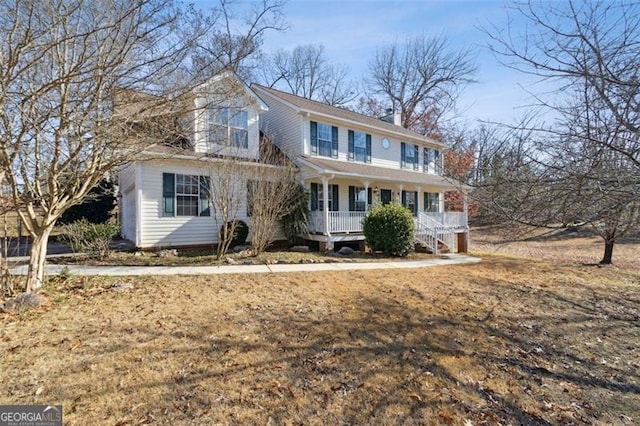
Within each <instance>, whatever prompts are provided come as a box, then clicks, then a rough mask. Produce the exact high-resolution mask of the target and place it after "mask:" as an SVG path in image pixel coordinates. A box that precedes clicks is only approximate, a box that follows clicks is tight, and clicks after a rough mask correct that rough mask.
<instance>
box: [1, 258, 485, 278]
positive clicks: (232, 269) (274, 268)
mask: <svg viewBox="0 0 640 426" xmlns="http://www.w3.org/2000/svg"><path fill="white" fill-rule="evenodd" d="M478 262H480V258H477V257H473V256H468V255H464V254H448V255H443V256H442V257H439V258H434V259H429V260H414V261H410V260H407V261H403V260H398V261H397V262H359V263H358V262H354V263H338V262H336V263H296V264H273V265H221V266H82V265H47V272H46V274H47V275H58V274H59V273H60V272H61V271H62V270H65V273H70V274H72V275H108V276H132V275H214V274H260V273H270V272H271V273H273V272H317V271H355V270H365V269H405V268H423V267H427V266H440V265H460V264H466V263H478ZM10 272H11V274H13V275H26V274H27V265H22V266H18V267H15V268H12V269H11V270H10Z"/></svg>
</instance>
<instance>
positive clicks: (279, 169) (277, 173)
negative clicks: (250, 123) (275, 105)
mask: <svg viewBox="0 0 640 426" xmlns="http://www.w3.org/2000/svg"><path fill="white" fill-rule="evenodd" d="M260 163H261V164H260V166H259V167H254V168H252V172H251V173H250V176H249V180H248V181H247V191H248V195H249V196H248V197H247V203H248V206H247V208H248V210H249V212H250V213H251V250H252V254H253V256H257V255H259V254H260V253H262V252H264V250H265V249H266V248H267V247H268V246H269V245H270V244H271V243H272V242H273V241H275V240H276V239H277V237H278V235H279V220H280V218H281V217H282V216H285V215H287V214H288V213H289V212H290V211H291V210H292V209H293V208H294V207H295V206H294V204H293V201H294V200H293V197H295V196H296V195H297V187H298V182H297V180H296V168H295V166H294V165H293V164H292V163H291V161H290V160H289V159H287V158H286V157H285V156H284V154H282V152H281V151H280V150H279V149H278V148H277V147H276V146H275V145H273V144H272V143H271V142H270V141H269V140H268V139H267V138H263V140H262V144H261V149H260Z"/></svg>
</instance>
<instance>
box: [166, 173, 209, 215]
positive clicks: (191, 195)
mask: <svg viewBox="0 0 640 426" xmlns="http://www.w3.org/2000/svg"><path fill="white" fill-rule="evenodd" d="M209 187H210V186H209V178H208V177H207V176H197V175H181V174H175V173H163V174H162V215H163V216H209V215H210V208H209Z"/></svg>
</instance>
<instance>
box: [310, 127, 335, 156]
mask: <svg viewBox="0 0 640 426" xmlns="http://www.w3.org/2000/svg"><path fill="white" fill-rule="evenodd" d="M310 124H311V153H312V154H314V155H320V156H322V157H333V158H338V127H336V126H330V125H328V124H325V123H318V122H315V121H312V122H311V123H310Z"/></svg>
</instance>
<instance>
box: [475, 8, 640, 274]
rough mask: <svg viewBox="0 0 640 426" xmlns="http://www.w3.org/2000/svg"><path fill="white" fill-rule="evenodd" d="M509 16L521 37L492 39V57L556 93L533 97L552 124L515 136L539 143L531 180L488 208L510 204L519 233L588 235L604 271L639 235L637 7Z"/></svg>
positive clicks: (495, 35)
mask: <svg viewBox="0 0 640 426" xmlns="http://www.w3.org/2000/svg"><path fill="white" fill-rule="evenodd" d="M514 9H515V10H516V13H517V14H518V15H519V16H520V17H522V18H524V19H525V20H526V21H527V24H528V27H527V28H528V30H527V32H526V33H524V34H519V35H518V34H513V33H512V32H511V29H508V30H504V31H502V30H499V29H497V28H492V29H489V30H487V32H488V33H489V34H490V35H491V37H492V40H493V43H492V44H491V46H490V47H491V49H492V50H493V51H494V52H495V53H496V54H497V55H498V57H499V58H501V60H502V62H503V63H505V64H506V65H507V66H510V67H512V68H515V69H518V70H521V71H523V72H526V73H530V74H533V75H536V76H538V77H540V79H542V80H545V81H548V82H550V83H553V84H555V86H554V87H555V88H556V89H557V90H555V91H553V92H552V98H551V99H545V98H546V96H545V95H544V94H543V95H540V96H538V99H539V101H540V105H539V106H538V109H539V110H542V111H551V112H552V116H553V117H555V119H554V121H553V122H551V123H539V122H531V121H527V122H522V123H519V124H517V125H514V126H512V129H513V130H514V131H516V132H521V133H534V134H536V135H538V136H537V141H536V142H535V143H533V144H531V146H532V147H533V149H531V150H529V151H528V152H527V153H526V156H525V157H526V158H528V159H529V161H530V162H531V164H533V165H535V167H534V168H532V169H531V170H534V173H533V174H532V175H529V176H526V178H525V179H521V180H517V181H516V182H517V185H512V188H513V187H514V186H515V188H513V189H514V191H513V193H515V194H520V196H519V197H513V196H507V195H505V194H504V193H502V194H500V195H499V197H495V198H494V199H496V198H500V199H508V200H511V201H513V205H509V206H507V208H505V209H503V210H502V211H503V212H504V213H507V214H508V215H510V216H511V217H512V218H513V217H515V216H517V220H519V221H521V222H524V223H529V224H533V225H536V226H552V225H553V226H558V225H560V226H563V225H566V224H567V223H572V222H576V223H578V224H585V225H590V226H591V227H592V228H593V229H594V230H595V232H596V233H597V234H598V235H599V236H600V237H602V239H603V240H604V243H605V250H604V255H603V257H602V260H601V263H603V264H608V263H611V262H612V256H613V247H614V244H615V242H616V241H617V240H619V239H620V238H622V237H623V236H625V235H626V234H628V232H629V231H631V230H634V229H638V228H640V212H639V203H640V202H639V201H638V200H640V168H639V167H638V166H639V165H640V141H639V135H640V133H639V131H638V130H639V129H640V113H639V112H638V111H640V109H639V107H640V82H639V80H638V74H637V63H638V60H639V59H640V13H639V12H640V6H639V5H638V4H637V3H628V2H573V1H570V2H568V3H538V2H535V3H534V2H526V3H516V4H515V5H514ZM492 172H493V173H494V176H493V177H494V178H498V179H502V178H503V177H504V176H506V175H505V174H503V173H502V171H501V170H500V169H493V170H492ZM519 172H520V171H517V172H516V174H517V175H518V176H520V175H521V174H520V173H519ZM493 183H494V186H492V188H494V191H493V193H494V194H495V195H498V190H497V188H498V187H497V186H495V183H496V182H493ZM502 189H503V190H504V188H502ZM516 212H517V214H516Z"/></svg>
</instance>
